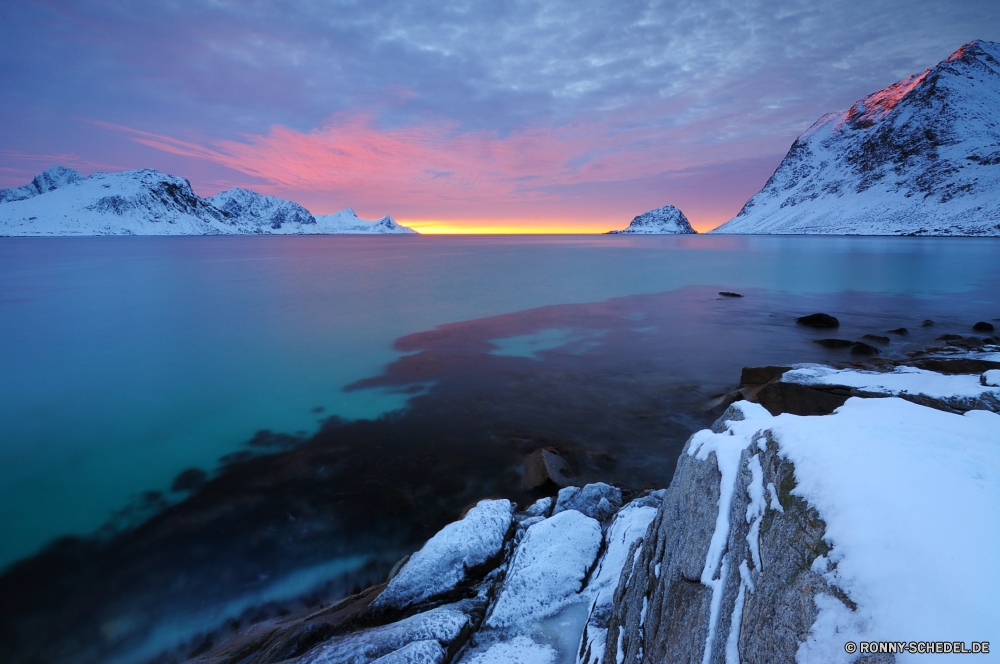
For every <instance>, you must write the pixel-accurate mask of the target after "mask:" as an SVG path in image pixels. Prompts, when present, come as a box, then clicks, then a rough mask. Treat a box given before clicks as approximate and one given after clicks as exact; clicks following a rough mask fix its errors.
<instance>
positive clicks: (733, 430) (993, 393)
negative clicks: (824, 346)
mask: <svg viewBox="0 0 1000 664" xmlns="http://www.w3.org/2000/svg"><path fill="white" fill-rule="evenodd" d="M944 337H948V338H944ZM944 337H942V339H941V340H940V345H939V346H936V347H934V348H930V349H927V350H925V351H923V352H921V353H918V354H916V355H915V356H914V357H912V358H911V359H910V360H908V361H907V362H906V363H901V362H898V361H883V362H881V363H879V362H877V361H876V362H868V363H867V364H866V365H864V366H861V365H851V364H845V365H843V366H841V367H839V368H838V367H827V366H818V365H804V366H799V367H759V368H748V369H746V370H744V372H743V380H742V381H741V386H740V388H739V390H738V391H736V392H734V393H732V394H730V395H728V396H727V397H726V398H725V402H724V403H723V404H722V407H726V403H729V405H728V407H726V410H725V412H724V413H723V415H722V416H721V417H720V418H719V419H718V421H716V423H715V424H714V425H713V426H712V427H711V429H708V430H704V431H699V432H697V433H696V434H694V435H693V436H692V437H691V438H690V440H689V441H688V443H687V445H686V446H685V448H684V451H683V452H682V453H681V457H680V460H679V461H678V464H677V470H676V472H675V474H674V477H673V480H672V482H671V483H670V486H669V488H668V489H661V490H655V491H654V490H650V489H646V490H640V491H632V490H623V489H620V488H617V487H612V486H609V485H607V484H601V483H597V484H589V485H587V486H584V487H582V488H581V487H572V486H570V487H565V488H563V489H561V490H560V491H559V493H558V496H557V497H556V498H544V499H541V500H539V501H538V502H536V503H535V504H533V505H531V506H530V507H528V508H527V509H523V510H519V509H518V507H517V506H516V505H514V504H512V503H511V502H509V501H507V500H503V499H486V500H482V501H480V502H479V503H477V504H476V505H474V506H471V507H470V508H469V509H468V511H467V513H466V514H465V515H464V516H463V518H462V519H461V520H459V521H456V522H454V523H452V524H450V525H448V526H446V527H445V528H444V529H442V530H441V531H440V532H438V534H437V535H435V536H434V537H433V538H432V539H431V540H430V541H428V542H427V543H426V544H425V545H424V547H423V548H422V549H420V550H419V551H417V552H416V553H414V554H412V555H411V556H409V557H407V558H405V559H403V560H402V561H400V562H399V564H397V565H396V567H395V568H394V570H393V572H392V573H391V574H390V577H389V579H388V580H387V581H386V582H385V583H384V584H382V585H380V586H376V587H372V588H369V589H367V590H365V591H363V592H361V593H360V594H357V595H354V596H351V597H348V598H347V599H345V600H343V601H341V602H339V603H337V604H335V605H332V606H328V607H324V608H321V609H320V610H318V611H315V612H313V613H311V614H308V615H298V616H290V617H288V618H286V619H284V620H280V621H271V622H267V623H261V624H257V625H255V626H252V627H250V628H248V629H245V630H244V631H242V632H240V633H238V634H237V635H236V636H234V637H232V638H230V639H229V640H227V641H225V642H224V643H222V644H221V645H218V646H215V647H213V646H212V645H211V644H210V643H209V642H207V641H206V643H205V644H204V645H203V647H202V648H201V652H200V653H199V654H198V655H197V656H196V657H195V658H194V659H193V660H191V661H192V662H197V663H198V664H237V663H239V664H271V663H275V662H296V663H298V664H307V663H308V664H334V663H345V664H346V663H351V664H359V663H361V662H379V663H381V664H390V663H393V664H403V663H407V664H418V663H425V662H426V663H442V662H469V663H475V664H487V663H492V662H497V663H500V662H505V663H517V662H521V663H525V664H528V663H538V664H549V663H555V662H580V663H586V664H598V663H602V662H607V663H609V664H610V663H611V662H614V663H615V664H623V663H628V664H631V663H635V662H643V661H648V662H720V663H721V662H791V661H799V662H837V661H843V662H849V661H867V662H876V661H877V662H891V661H895V659H896V658H897V655H898V656H899V658H901V659H905V658H907V657H909V656H910V654H911V653H922V652H925V651H926V648H927V647H928V646H927V645H926V642H945V641H948V642H950V643H949V645H948V647H947V651H948V652H951V651H953V650H955V649H956V646H955V644H954V642H955V641H962V644H961V645H960V646H959V647H958V651H961V650H962V649H967V650H972V649H974V648H978V649H980V650H981V649H982V648H983V647H984V646H983V645H982V642H984V641H989V640H990V638H991V637H993V638H994V640H996V627H995V616H996V615H1000V570H998V568H997V566H996V564H995V562H996V561H995V551H996V548H997V545H998V544H1000V535H998V533H1000V444H998V443H1000V415H998V411H1000V345H997V344H998V342H1000V340H998V339H995V338H993V337H987V338H985V339H983V338H979V337H960V336H958V335H944ZM921 366H923V367H933V368H935V369H936V370H935V371H931V370H930V369H928V368H921ZM973 371H974V372H975V373H972V372H973ZM552 456H553V455H552V453H549V454H548V456H547V455H546V454H545V453H539V454H534V455H532V456H529V458H528V460H527V461H526V480H528V478H529V476H536V475H542V476H544V475H545V474H546V473H549V474H550V477H549V478H548V479H549V480H552V481H559V480H561V479H563V478H561V476H560V474H559V463H558V459H556V458H549V457H552ZM537 479H539V478H537V477H536V478H534V479H533V480H532V481H535V480H537ZM847 642H851V643H853V644H855V645H856V646H857V650H856V651H855V652H854V653H850V652H848V649H845V644H847ZM871 642H876V645H875V646H874V647H875V649H876V651H877V652H878V654H869V650H870V649H871V647H870V646H869V644H870V643H871ZM880 643H881V644H884V645H879V644H880ZM929 647H931V648H934V647H936V646H934V645H933V644H932V645H931V646H929ZM985 647H987V648H988V646H985ZM942 648H943V646H942ZM894 653H896V654H894Z"/></svg>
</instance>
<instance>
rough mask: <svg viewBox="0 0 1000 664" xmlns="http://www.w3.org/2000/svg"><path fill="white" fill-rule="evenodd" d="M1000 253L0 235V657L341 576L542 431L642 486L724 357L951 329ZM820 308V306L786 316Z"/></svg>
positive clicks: (809, 357) (994, 275) (226, 608)
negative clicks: (1, 352)
mask: <svg viewBox="0 0 1000 664" xmlns="http://www.w3.org/2000/svg"><path fill="white" fill-rule="evenodd" d="M998 257H1000V240H998V239H965V238H896V237H893V238H860V237H826V238H825V237H726V236H717V237H702V236H693V237H692V236H687V237H621V236H598V237H592V236H568V237H567V236H549V237H509V236H501V237H481V236H480V237H441V236H437V237H427V236H425V237H405V236H404V237H395V236H386V237H179V238H142V237H124V238H79V239H68V238H67V239H10V238H6V239H2V240H0V344H2V345H3V348H5V349H6V351H7V352H6V353H5V358H4V362H3V365H4V369H3V372H2V373H0V403H3V404H4V406H3V408H2V409H0V430H2V431H3V432H4V434H3V436H2V439H0V464H2V467H3V468H4V472H3V474H2V475H0V565H4V566H6V573H5V575H4V576H3V577H0V598H2V599H0V659H4V660H5V661H7V660H9V661H12V662H14V661H24V662H28V661H53V662H63V661H65V662H91V661H94V662H96V661H109V660H111V659H114V658H117V660H118V661H123V662H124V661H139V660H141V659H143V658H146V657H148V656H152V655H155V654H156V653H157V652H158V651H160V650H162V649H164V648H169V647H172V646H173V645H175V644H176V643H178V641H179V640H190V639H196V640H197V638H198V636H197V635H198V634H199V633H201V632H204V631H205V629H206V626H208V625H212V626H217V625H220V624H222V623H223V622H224V621H225V620H230V621H242V622H243V624H245V623H246V621H247V620H250V619H253V618H255V617H261V616H263V615H267V614H268V612H269V611H270V612H272V613H273V612H274V611H281V610H285V608H286V607H287V605H288V602H290V601H292V600H295V601H303V602H309V601H312V602H318V601H323V600H325V599H329V598H331V597H335V596H337V595H338V594H343V593H344V592H346V591H347V590H349V589H351V587H353V586H355V585H364V584H366V583H368V582H371V581H375V580H378V579H379V578H380V577H381V576H383V575H384V573H385V571H386V570H387V569H388V567H389V566H391V565H392V563H393V562H395V560H397V559H398V558H399V557H400V555H402V554H403V553H405V552H407V551H410V550H412V549H414V548H415V547H416V546H418V545H419V543H420V542H421V541H422V540H423V539H425V538H426V537H427V536H429V535H430V534H431V533H433V532H434V531H435V530H436V529H437V528H438V527H440V526H441V525H442V524H443V523H446V522H448V521H450V520H452V519H454V518H455V517H456V516H457V514H458V512H459V511H460V510H461V508H462V507H463V506H465V505H467V504H468V503H470V502H472V501H474V500H476V499H477V498H480V497H482V496H484V495H489V494H502V495H504V496H508V497H511V498H513V499H516V500H520V501H522V502H523V501H525V500H530V499H533V498H535V497H536V496H537V494H536V493H532V492H525V491H523V490H522V489H521V488H520V475H519V469H520V464H521V460H522V459H523V455H524V454H526V453H528V452H530V451H532V450H533V449H535V448H536V447H538V446H541V445H554V446H556V447H558V448H559V449H561V450H565V451H568V452H570V453H572V454H573V455H574V458H575V459H576V460H577V465H578V468H577V471H578V473H579V474H580V478H581V480H589V479H602V480H605V481H618V482H622V483H625V484H628V485H630V486H639V485H641V484H644V483H648V484H652V485H657V486H663V485H665V484H666V483H667V482H668V481H669V477H670V474H671V473H672V469H673V464H674V460H675V458H676V455H677V453H678V450H679V448H680V445H681V444H683V442H684V440H685V439H686V438H687V437H688V436H689V435H690V433H691V432H692V431H694V430H697V429H699V428H702V427H704V426H705V425H706V424H707V423H708V422H710V421H711V419H712V416H713V414H712V412H711V411H710V406H711V403H712V398H713V397H714V396H715V395H717V394H719V393H721V392H724V391H726V390H728V389H731V387H733V384H734V383H735V382H736V381H737V380H738V377H739V370H740V368H741V367H742V366H745V365H764V364H787V363H794V362H822V361H837V360H846V359H849V356H848V355H847V353H846V351H845V350H831V349H826V348H823V347H821V346H819V345H817V344H814V343H812V340H813V339H816V338H823V337H831V336H836V337H839V338H845V339H852V340H856V339H859V338H860V337H861V335H863V334H866V333H872V334H878V335H885V332H886V331H887V330H889V329H895V328H899V327H906V328H908V329H909V331H910V334H909V335H908V336H896V335H891V334H890V335H887V336H889V337H891V338H892V341H891V342H890V343H889V344H888V345H886V346H885V347H884V348H883V351H884V352H885V353H887V354H893V355H902V354H903V353H905V351H906V350H907V349H911V348H914V347H917V346H920V345H922V344H924V343H926V342H927V341H930V340H931V339H933V338H934V337H935V336H937V335H938V334H941V333H945V332H949V333H959V334H970V333H971V326H972V324H973V323H975V322H976V321H978V320H994V322H995V319H996V318H998V317H1000V260H998ZM718 291H736V292H739V293H742V294H743V295H744V297H743V298H722V297H720V296H719V295H718ZM816 311H824V312H826V313H830V314H833V315H835V316H837V317H838V318H840V320H841V327H840V328H839V329H838V330H834V331H823V330H811V329H805V328H801V327H798V326H796V325H795V324H794V318H795V317H796V316H800V315H804V314H809V313H814V312H816ZM928 318H929V319H933V320H934V321H935V322H936V324H935V325H934V326H933V327H920V322H921V321H922V320H924V319H928ZM185 471H187V472H186V473H185ZM182 473H183V475H182ZM206 480H207V481H206ZM172 488H173V489H175V490H172ZM67 536H73V537H67ZM40 551H41V553H39V552H40ZM17 561H21V562H17ZM303 597H304V599H303ZM231 624H234V623H232V622H231ZM53 634H58V635H60V636H59V638H52V635H53Z"/></svg>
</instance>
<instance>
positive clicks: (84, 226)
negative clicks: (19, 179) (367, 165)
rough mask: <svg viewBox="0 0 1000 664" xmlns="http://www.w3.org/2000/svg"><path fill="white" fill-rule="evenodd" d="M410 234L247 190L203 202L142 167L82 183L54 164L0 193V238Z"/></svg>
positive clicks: (172, 179)
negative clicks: (313, 211) (46, 236)
mask: <svg viewBox="0 0 1000 664" xmlns="http://www.w3.org/2000/svg"><path fill="white" fill-rule="evenodd" d="M385 233H396V234H399V233H410V234H415V233H416V231H415V230H413V229H412V228H407V227H406V226H400V225H399V224H397V223H396V221H395V220H394V219H393V218H392V217H390V216H388V215H386V216H385V217H382V218H381V219H379V220H377V221H368V220H366V219H360V218H358V215H356V214H355V213H354V210H353V209H351V208H347V209H346V210H342V211H340V212H337V213H335V214H329V215H318V216H316V215H313V214H312V213H310V212H309V211H308V210H306V209H305V208H304V207H302V206H301V205H299V204H298V203H293V202H292V201H286V200H283V199H281V198H276V197H274V196H265V195H264V194H258V193H257V192H254V191H250V190H249V189H239V188H237V189H230V190H229V191H224V192H221V193H219V194H216V195H215V196H212V197H210V198H207V199H205V198H202V197H200V196H198V195H197V194H196V193H194V190H193V189H192V188H191V183H190V182H188V181H187V180H185V179H184V178H179V177H176V176H173V175H167V174H166V173H161V172H160V171H156V170H153V169H150V168H145V169H139V170H134V171H123V172H120V173H94V174H93V175H91V176H90V177H83V176H82V175H81V174H80V173H79V172H77V171H76V170H74V169H72V168H65V167H62V166H54V167H52V168H50V169H48V170H46V171H45V172H44V173H41V174H39V175H37V176H35V178H34V180H32V181H31V182H30V183H29V184H27V185H24V186H23V187H17V188H15V189H0V235H8V236H39V235H42V236H45V235H333V234H385Z"/></svg>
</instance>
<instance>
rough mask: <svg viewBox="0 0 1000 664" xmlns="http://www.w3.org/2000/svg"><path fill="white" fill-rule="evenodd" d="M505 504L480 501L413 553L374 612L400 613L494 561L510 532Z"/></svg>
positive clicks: (508, 507) (508, 504)
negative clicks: (385, 610)
mask: <svg viewBox="0 0 1000 664" xmlns="http://www.w3.org/2000/svg"><path fill="white" fill-rule="evenodd" d="M513 509H514V506H513V504H512V503H511V502H510V501H509V500H482V501H480V502H479V503H478V504H477V505H476V506H475V507H473V508H472V509H471V510H469V512H468V513H467V514H466V515H465V518H464V519H462V520H460V521H455V522H454V523H450V524H448V525H447V526H445V527H444V528H442V529H441V530H440V531H438V533H437V534H436V535H434V537H432V538H431V539H430V540H428V542H427V543H426V544H424V546H423V548H421V549H420V550H419V551H417V552H416V553H414V554H413V555H412V556H411V557H410V559H409V560H408V561H407V562H406V564H405V565H404V566H403V569H401V570H400V571H399V574H397V575H396V576H395V577H393V579H392V581H390V582H389V585H388V586H387V587H386V589H385V590H384V591H383V592H382V594H381V595H379V596H378V598H377V599H376V600H375V603H374V606H375V607H376V608H389V607H393V608H398V609H404V608H406V607H408V606H412V605H414V604H418V603H420V602H423V601H425V600H427V599H429V598H432V597H435V596H437V595H441V594H443V593H446V592H448V591H449V590H451V589H453V588H454V587H455V586H457V585H458V584H460V583H462V582H463V581H464V580H465V579H466V576H467V573H468V571H469V570H470V569H472V568H475V567H478V566H480V565H482V564H483V563H485V562H487V561H488V560H490V559H491V558H494V557H496V556H497V555H498V554H499V553H500V549H501V548H502V547H503V543H504V540H505V539H506V536H507V533H508V531H509V530H510V526H511V521H512V516H511V512H512V511H513Z"/></svg>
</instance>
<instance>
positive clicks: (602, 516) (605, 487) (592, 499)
mask: <svg viewBox="0 0 1000 664" xmlns="http://www.w3.org/2000/svg"><path fill="white" fill-rule="evenodd" d="M621 506H622V492H621V489H618V488H616V487H613V486H611V485H609V484H605V483H604V482H597V483H595V484H588V485H587V486H585V487H583V488H582V489H580V488H578V487H575V486H569V487H566V488H565V489H560V491H559V498H558V500H556V506H555V508H553V510H552V514H553V515H556V514H559V513H560V512H564V511H566V510H576V511H577V512H580V513H581V514H586V515H587V516H589V517H590V518H592V519H597V520H598V521H605V520H606V519H608V518H610V517H611V515H612V514H614V513H615V512H616V511H617V510H618V508H620V507H621Z"/></svg>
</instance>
